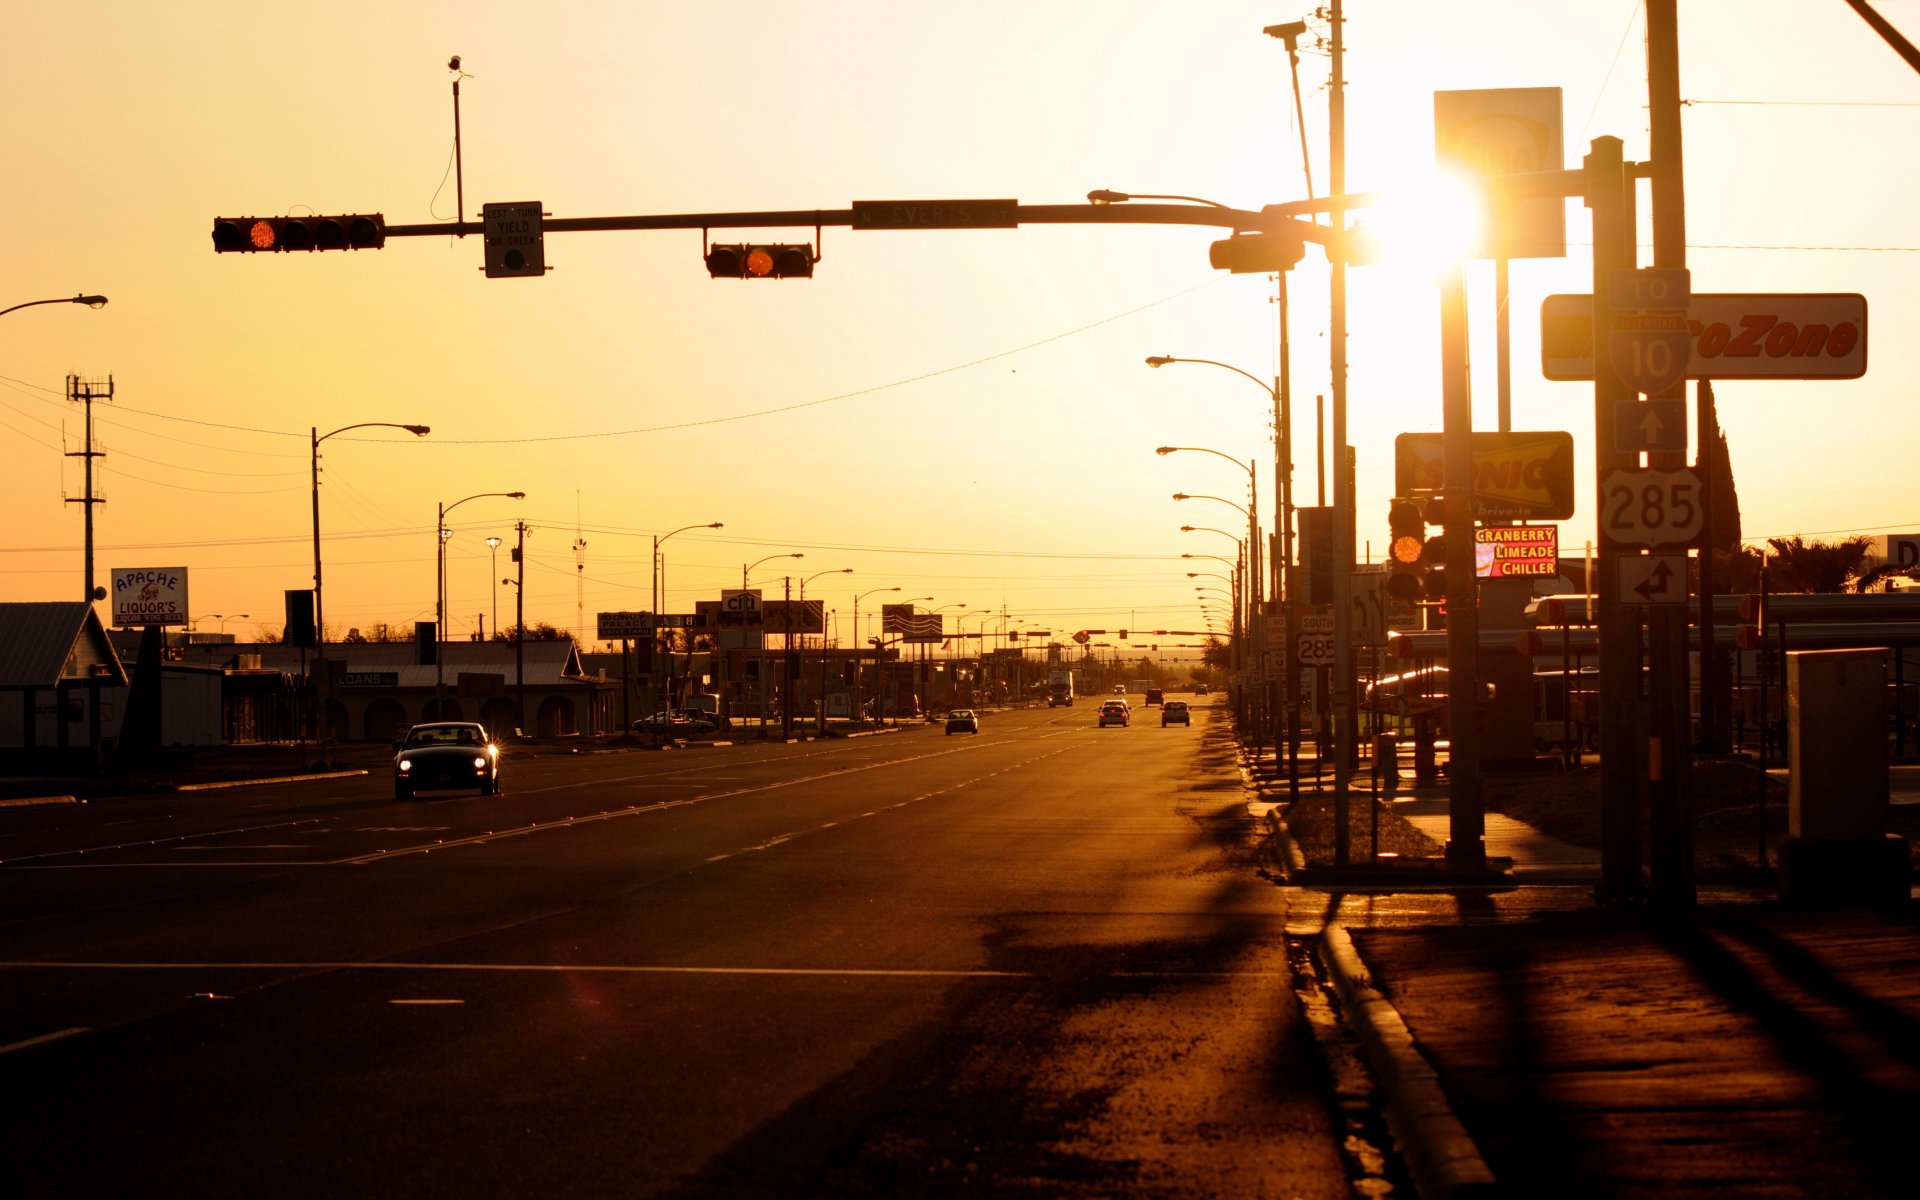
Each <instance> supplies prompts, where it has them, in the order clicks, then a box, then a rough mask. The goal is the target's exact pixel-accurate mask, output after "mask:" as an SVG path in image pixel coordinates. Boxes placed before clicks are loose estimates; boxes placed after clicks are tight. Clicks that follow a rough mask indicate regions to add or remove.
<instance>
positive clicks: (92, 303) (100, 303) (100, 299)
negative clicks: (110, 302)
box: [0, 295, 107, 317]
mask: <svg viewBox="0 0 1920 1200" xmlns="http://www.w3.org/2000/svg"><path fill="white" fill-rule="evenodd" d="M36 304H84V305H86V306H87V307H88V308H105V307H106V306H107V298H106V297H105V296H86V295H80V296H56V297H54V298H53V299H51V300H29V301H27V302H26V303H25V304H16V305H14V306H13V307H12V308H0V317H4V316H6V315H7V314H8V313H10V312H16V311H18V310H19V309H23V308H32V307H33V306H34V305H36Z"/></svg>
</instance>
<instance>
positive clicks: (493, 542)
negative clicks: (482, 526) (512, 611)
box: [487, 537, 500, 637]
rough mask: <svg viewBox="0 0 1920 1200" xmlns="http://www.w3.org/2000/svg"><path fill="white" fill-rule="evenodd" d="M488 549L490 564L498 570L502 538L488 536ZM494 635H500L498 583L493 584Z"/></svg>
mask: <svg viewBox="0 0 1920 1200" xmlns="http://www.w3.org/2000/svg"><path fill="white" fill-rule="evenodd" d="M487 549H488V551H489V552H491V555H492V557H491V559H490V560H489V563H488V565H489V566H490V567H491V568H492V569H493V570H495V571H498V570H499V569H500V539H499V538H497V537H490V538H488V539H487ZM493 635H494V636H495V637H499V636H500V585H499V584H497V583H496V584H494V585H493Z"/></svg>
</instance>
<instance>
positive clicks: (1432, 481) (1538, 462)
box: [1393, 431, 1573, 521]
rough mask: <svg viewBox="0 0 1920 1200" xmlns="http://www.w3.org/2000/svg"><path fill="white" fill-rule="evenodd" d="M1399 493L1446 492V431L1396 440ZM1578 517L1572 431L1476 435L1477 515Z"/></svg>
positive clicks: (1491, 518) (1482, 518)
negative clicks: (1575, 499) (1443, 436)
mask: <svg viewBox="0 0 1920 1200" xmlns="http://www.w3.org/2000/svg"><path fill="white" fill-rule="evenodd" d="M1393 486H1394V495H1396V496H1413V495H1419V494H1421V493H1423V492H1426V493H1439V492H1444V491H1445V490H1446V457H1445V455H1444V454H1443V453H1442V447H1441V435H1440V434H1437V433H1403V434H1401V435H1400V436H1399V437H1397V438H1395V439H1393ZM1572 515H1573V435H1572V434H1571V433H1563V432H1553V431H1549V432H1543V433H1476V434H1474V435H1473V519H1474V520H1476V521H1514V520H1539V521H1564V520H1566V519H1567V518H1568V517H1571V516H1572Z"/></svg>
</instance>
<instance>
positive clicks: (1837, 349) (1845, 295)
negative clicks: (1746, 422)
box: [1540, 292, 1867, 383]
mask: <svg viewBox="0 0 1920 1200" xmlns="http://www.w3.org/2000/svg"><path fill="white" fill-rule="evenodd" d="M1685 328H1686V335H1687V339H1688V341H1689V342H1690V343H1691V346H1690V352H1689V353H1688V354H1687V355H1686V356H1685V358H1686V364H1685V366H1684V367H1683V368H1682V374H1683V375H1684V377H1685V378H1687V379H1858V378H1860V377H1861V376H1862V375H1865V374H1866V373H1867V299H1866V297H1865V296H1862V295H1859V294H1858V293H1855V292H1802V293H1782V294H1774V293H1736V292H1695V293H1693V295H1692V296H1691V297H1690V298H1689V302H1688V304H1687V310H1686V320H1685ZM1540 371H1541V373H1542V374H1543V375H1545V376H1546V377H1547V378H1548V379H1555V380H1565V381H1572V382H1578V381H1583V380H1591V379H1592V378H1593V297H1592V296H1589V295H1558V296H1548V297H1547V298H1546V299H1545V300H1543V301H1541V303H1540ZM1624 378H1625V377H1624V376H1623V379H1624ZM1627 382H1629V383H1631V382H1632V381H1631V380H1627Z"/></svg>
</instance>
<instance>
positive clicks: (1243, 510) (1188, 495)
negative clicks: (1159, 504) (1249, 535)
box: [1173, 492, 1253, 520]
mask: <svg viewBox="0 0 1920 1200" xmlns="http://www.w3.org/2000/svg"><path fill="white" fill-rule="evenodd" d="M1173 498H1174V499H1175V500H1218V501H1219V502H1220V503H1222V504H1225V505H1227V506H1228V507H1229V508H1233V509H1236V510H1238V511H1239V513H1240V515H1241V516H1243V517H1246V518H1247V519H1248V520H1252V518H1253V514H1252V513H1250V512H1248V511H1247V506H1246V505H1244V504H1235V503H1234V502H1233V501H1231V500H1229V499H1227V498H1226V497H1225V496H1202V495H1200V494H1199V493H1197V492H1175V493H1174V494H1173Z"/></svg>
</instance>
